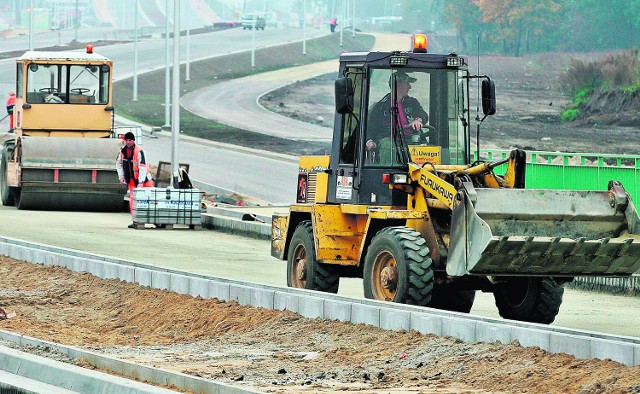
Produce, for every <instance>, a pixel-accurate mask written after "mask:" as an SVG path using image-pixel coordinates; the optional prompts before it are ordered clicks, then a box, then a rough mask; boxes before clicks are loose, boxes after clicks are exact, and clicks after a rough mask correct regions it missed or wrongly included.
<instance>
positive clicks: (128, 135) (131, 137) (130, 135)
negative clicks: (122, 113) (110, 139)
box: [124, 131, 136, 141]
mask: <svg viewBox="0 0 640 394" xmlns="http://www.w3.org/2000/svg"><path fill="white" fill-rule="evenodd" d="M124 139H125V140H133V141H135V140H136V136H135V135H133V133H132V132H130V131H127V134H125V135H124Z"/></svg>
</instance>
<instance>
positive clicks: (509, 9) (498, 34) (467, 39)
mask: <svg viewBox="0 0 640 394" xmlns="http://www.w3.org/2000/svg"><path fill="white" fill-rule="evenodd" d="M400 3H401V4H402V13H403V19H404V20H405V21H406V24H407V28H408V29H419V30H424V31H430V30H431V29H432V28H433V29H434V30H436V31H437V32H443V31H447V30H453V32H455V34H456V35H457V36H458V40H459V43H460V45H461V49H462V50H463V51H465V52H467V51H473V50H474V49H475V47H476V40H477V39H478V38H479V39H480V41H481V50H482V51H485V52H486V51H491V52H499V53H502V54H505V55H510V56H521V55H523V54H526V53H535V52H549V51H563V52H589V51H603V50H610V49H631V48H634V47H637V46H639V45H640V1H638V0H607V1H603V0H400Z"/></svg>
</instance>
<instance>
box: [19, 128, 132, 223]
mask: <svg viewBox="0 0 640 394" xmlns="http://www.w3.org/2000/svg"><path fill="white" fill-rule="evenodd" d="M120 146H121V142H120V141H118V140H116V139H110V138H59V137H46V138H45V137H21V138H20V143H19V145H18V147H17V148H16V149H19V160H20V162H21V172H22V174H21V180H20V188H19V189H18V191H16V206H17V207H18V208H19V209H44V210H74V211H78V210H80V211H118V210H121V209H122V206H123V203H124V195H125V187H124V186H122V185H120V184H119V181H118V176H117V173H116V168H115V159H116V156H117V153H118V151H119V149H120Z"/></svg>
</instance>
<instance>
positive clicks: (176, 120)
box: [171, 0, 180, 187]
mask: <svg viewBox="0 0 640 394" xmlns="http://www.w3.org/2000/svg"><path fill="white" fill-rule="evenodd" d="M172 82H173V83H172V92H171V93H172V94H171V104H172V105H171V113H172V115H173V116H172V118H173V121H172V122H171V136H172V139H171V141H172V149H171V173H172V177H173V182H172V184H173V186H174V187H177V186H178V170H179V168H178V167H179V163H178V160H179V159H178V146H179V143H180V0H174V6H173V81H172Z"/></svg>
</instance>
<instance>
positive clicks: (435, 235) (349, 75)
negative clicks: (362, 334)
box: [271, 36, 640, 324]
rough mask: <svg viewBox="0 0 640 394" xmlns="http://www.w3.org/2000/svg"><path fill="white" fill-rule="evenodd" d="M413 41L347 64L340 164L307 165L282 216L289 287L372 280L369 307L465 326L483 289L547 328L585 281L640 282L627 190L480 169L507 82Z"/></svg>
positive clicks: (339, 119) (334, 157)
mask: <svg viewBox="0 0 640 394" xmlns="http://www.w3.org/2000/svg"><path fill="white" fill-rule="evenodd" d="M414 38H416V40H415V42H416V43H417V45H416V46H415V47H414V49H413V50H411V51H398V52H371V53H344V54H342V55H341V56H340V68H339V77H338V79H337V80H336V82H335V88H336V89H335V95H336V97H335V101H336V115H335V126H334V137H333V143H332V147H331V154H330V155H328V156H310V157H301V158H300V168H299V174H298V183H297V202H296V203H295V204H293V205H291V207H290V210H289V213H288V214H283V215H274V217H273V222H272V251H271V253H272V255H273V256H274V257H277V258H279V259H282V260H287V284H288V285H289V286H290V287H297V288H304V289H312V290H318V291H323V292H331V293H336V292H337V291H338V286H339V282H340V278H341V277H359V278H363V285H364V295H365V297H367V298H370V299H375V300H385V301H392V302H399V303H407V304H413V305H420V306H426V307H433V308H439V309H444V310H451V311H458V312H465V313H466V312H469V311H470V310H471V307H472V305H473V301H474V297H475V292H476V291H477V290H481V291H484V292H492V293H493V294H494V296H495V303H496V306H497V308H498V310H499V313H500V315H501V316H502V317H504V318H507V319H514V320H521V321H529V322H538V323H546V324H548V323H551V322H552V321H553V320H554V319H555V316H556V315H557V313H558V311H559V308H560V304H561V302H562V295H563V290H564V289H563V287H562V285H563V284H564V283H566V282H568V281H571V280H572V279H573V277H574V276H589V275H592V276H628V275H631V274H633V273H634V272H636V271H637V270H638V269H640V246H639V244H638V242H637V241H636V240H635V239H634V234H637V233H638V232H640V218H639V217H638V213H637V211H636V208H635V206H634V204H633V202H632V201H631V198H630V197H629V195H628V194H627V193H626V192H625V190H624V188H623V187H622V185H621V184H620V183H618V182H615V181H611V182H610V183H609V188H608V189H609V190H608V191H570V190H531V189H525V188H524V187H525V176H524V173H525V161H526V154H525V152H523V151H521V150H514V151H512V152H511V154H510V156H509V157H508V158H506V159H504V160H499V161H493V162H488V161H482V160H481V161H477V162H472V159H471V158H472V148H473V145H472V139H474V137H475V148H476V149H478V148H477V147H478V143H479V141H478V140H479V135H480V124H481V123H482V121H483V120H484V119H485V118H486V117H487V116H488V115H492V114H494V113H495V111H496V99H495V86H494V83H493V81H492V80H491V79H490V78H489V77H487V76H481V75H470V73H469V71H468V67H467V62H466V60H465V59H464V58H463V57H460V56H457V55H455V54H448V55H439V54H431V53H428V51H427V50H426V45H425V44H426V42H427V38H426V36H417V37H414ZM476 85H477V90H478V92H476V93H472V92H473V88H474V87H475V86H476ZM470 96H476V97H477V98H478V100H479V101H481V102H479V103H478V106H477V108H478V110H477V112H478V114H476V115H472V113H471V110H470V108H471V107H470ZM480 108H482V113H480ZM472 116H473V117H474V118H475V119H471V117H472ZM474 120H475V123H476V126H477V127H476V128H475V129H476V130H475V131H476V132H475V133H473V132H472V128H471V124H472V122H473V121H474ZM473 134H475V136H473ZM478 152H479V149H478ZM505 168H506V170H505ZM498 169H502V173H501V174H498V173H496V172H497V171H498Z"/></svg>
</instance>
